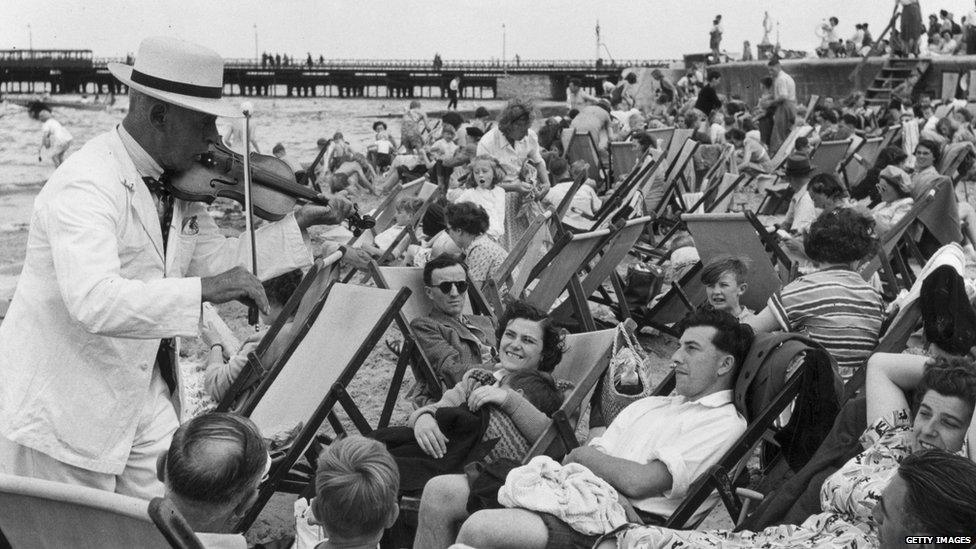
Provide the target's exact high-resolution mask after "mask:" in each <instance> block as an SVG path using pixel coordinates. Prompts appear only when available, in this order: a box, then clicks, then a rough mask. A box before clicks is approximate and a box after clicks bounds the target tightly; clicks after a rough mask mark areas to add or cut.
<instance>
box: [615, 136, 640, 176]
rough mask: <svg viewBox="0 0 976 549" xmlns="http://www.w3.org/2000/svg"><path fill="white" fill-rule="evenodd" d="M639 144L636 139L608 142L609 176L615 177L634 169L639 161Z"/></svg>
mask: <svg viewBox="0 0 976 549" xmlns="http://www.w3.org/2000/svg"><path fill="white" fill-rule="evenodd" d="M640 158H641V150H640V144H639V143H637V142H636V141H611V142H610V176H611V177H612V178H613V179H617V178H618V177H621V176H622V175H624V174H628V173H630V172H632V171H633V170H634V167H635V166H637V164H638V163H639V162H640Z"/></svg>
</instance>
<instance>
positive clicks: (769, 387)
mask: <svg viewBox="0 0 976 549" xmlns="http://www.w3.org/2000/svg"><path fill="white" fill-rule="evenodd" d="M769 346H772V347H771V349H770V348H769ZM757 349H766V350H768V353H767V355H766V358H765V361H766V362H769V363H770V364H771V365H772V367H771V368H762V369H759V370H750V369H749V367H750V366H759V364H756V363H757V362H760V363H761V362H763V360H762V358H761V357H760V356H757V354H756V353H757ZM798 357H802V358H798ZM794 359H797V360H800V363H799V365H798V366H797V368H796V370H795V371H794V372H793V373H792V375H790V376H789V378H788V379H785V375H786V374H785V372H786V371H787V365H789V364H790V363H792V362H793V361H794ZM832 361H833V359H832V358H831V357H830V354H829V353H827V351H826V350H824V348H823V347H822V346H820V345H818V344H817V343H815V342H813V341H811V340H809V339H807V338H805V337H803V336H800V335H798V334H789V333H772V334H758V335H757V336H756V341H755V342H754V343H753V349H752V350H751V351H750V353H749V355H748V356H747V358H746V360H745V363H744V364H743V366H742V369H740V376H739V377H738V379H737V380H736V383H735V389H734V391H733V392H734V398H735V405H736V408H737V409H738V410H739V413H741V414H743V416H745V418H746V421H747V422H748V426H747V427H746V432H745V433H744V434H743V435H742V436H741V437H739V439H738V440H737V441H736V442H735V444H734V445H733V446H732V447H731V448H730V449H729V450H728V451H726V452H725V454H724V455H723V456H722V457H721V458H719V460H718V462H717V463H716V464H714V465H712V466H711V467H710V468H709V469H708V470H707V471H706V472H705V473H703V474H702V475H701V476H700V477H699V478H698V479H697V480H695V481H694V482H693V483H692V485H691V487H690V488H689V490H688V493H687V495H686V496H685V499H684V500H683V501H682V503H681V505H679V506H678V508H677V509H676V510H675V511H674V512H673V513H672V514H671V516H670V517H669V518H668V521H667V523H666V525H665V526H666V527H668V528H676V529H686V528H695V527H696V526H697V524H698V523H700V521H701V520H702V519H704V517H705V515H706V514H707V509H704V510H703V509H702V505H703V504H704V503H705V502H706V501H707V500H708V498H709V497H710V495H711V494H713V493H714V492H716V491H717V492H718V496H719V498H720V499H721V501H722V502H723V503H724V504H725V507H726V509H727V510H728V512H729V515H730V516H731V517H732V520H733V521H737V522H738V521H739V520H740V518H741V517H742V515H743V513H742V508H743V506H742V501H741V499H740V498H739V496H738V495H737V494H736V492H735V491H734V486H735V485H736V481H737V480H738V477H739V476H740V474H741V473H742V472H743V471H744V470H745V463H746V462H747V461H748V460H749V458H750V457H751V456H752V455H753V453H754V452H755V451H756V449H757V448H758V447H759V445H760V443H762V442H763V441H764V440H768V439H770V438H773V437H775V440H776V441H777V443H780V444H781V446H780V448H779V449H780V452H779V453H778V454H777V457H776V459H778V458H779V457H781V456H783V455H784V453H787V452H788V453H790V454H791V456H790V458H789V460H790V461H792V462H794V463H796V462H803V463H805V461H804V458H806V459H809V457H810V455H812V453H813V450H815V448H816V447H817V446H819V444H820V440H823V438H824V437H825V436H826V434H827V430H828V429H829V426H830V425H832V423H833V415H836V413H837V410H839V408H840V400H841V394H840V384H839V383H840V382H839V381H836V383H835V387H834V389H835V390H834V394H823V395H821V394H817V395H816V397H815V398H807V399H806V401H807V402H806V404H805V405H811V406H813V407H814V408H815V409H816V410H817V411H818V412H820V414H818V416H823V417H817V421H818V422H820V423H819V425H820V427H824V428H823V429H820V430H819V431H822V432H817V433H816V434H815V435H814V440H807V441H805V440H803V437H802V436H800V437H797V434H801V435H803V434H804V433H798V431H801V430H802V431H807V429H804V428H803V426H801V425H800V417H801V415H802V414H799V413H794V414H791V417H790V420H789V423H787V425H786V426H785V427H783V428H777V427H776V420H777V418H779V417H780V415H781V414H782V413H783V412H784V411H785V410H787V409H788V408H789V407H790V406H792V405H793V403H794V400H796V399H798V397H799V396H800V395H801V393H802V391H803V389H804V388H805V387H804V382H808V379H810V378H809V377H808V375H807V374H808V372H810V373H812V371H813V370H820V371H821V372H825V371H826V369H828V368H830V369H831V371H832V368H833V367H832V366H831V363H832ZM750 371H751V372H752V373H753V374H755V375H752V376H751V379H750V375H748V372H750ZM743 372H746V373H747V375H742V373H743ZM775 372H779V373H780V374H782V375H783V376H784V379H783V381H782V383H781V384H778V383H776V382H775V381H773V377H772V376H773V375H775ZM764 375H765V376H770V377H763V376H764ZM806 389H807V391H808V392H810V391H813V390H814V388H812V387H807V388H806ZM813 401H816V402H813ZM797 402H798V403H799V401H797ZM797 405H799V404H797ZM831 413H832V414H833V415H830V414H831ZM824 414H827V415H829V417H826V416H825V415H824ZM807 434H808V433H807ZM815 438H819V439H820V440H815ZM766 465H767V467H765V469H766V470H767V471H768V470H770V469H772V467H771V465H772V464H771V463H770V464H766ZM766 482H773V479H766Z"/></svg>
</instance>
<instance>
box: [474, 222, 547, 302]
mask: <svg viewBox="0 0 976 549" xmlns="http://www.w3.org/2000/svg"><path fill="white" fill-rule="evenodd" d="M555 221H556V219H555V217H554V216H553V213H552V212H550V211H545V212H543V213H542V215H539V216H536V218H535V219H533V220H532V222H531V223H529V226H528V227H527V228H526V229H525V232H524V233H522V237H521V238H519V240H518V242H516V243H515V245H514V246H512V249H511V250H509V252H508V256H507V257H506V258H505V261H503V262H502V264H501V266H499V267H498V270H497V271H496V272H495V273H494V275H492V276H491V277H489V278H488V279H487V280H485V282H484V284H483V285H482V286H481V292H482V294H483V295H484V296H485V298H486V300H487V302H488V304H489V305H490V307H491V308H492V309H493V310H495V311H501V310H502V309H503V308H504V304H503V303H502V295H501V291H500V288H502V287H503V286H505V287H507V288H508V291H509V292H510V293H516V294H520V293H521V292H522V288H524V287H525V283H526V279H527V278H528V271H529V270H530V269H531V268H532V266H533V265H535V263H536V261H538V259H539V258H541V257H542V254H541V252H542V248H541V244H542V240H543V239H545V238H548V235H551V234H552V232H553V229H551V228H550V227H551V226H552V224H553V223H554V222H555ZM530 252H531V254H530ZM535 254H539V255H538V256H536V255H535ZM526 263H529V264H526ZM516 269H520V271H519V272H518V273H517V274H516Z"/></svg>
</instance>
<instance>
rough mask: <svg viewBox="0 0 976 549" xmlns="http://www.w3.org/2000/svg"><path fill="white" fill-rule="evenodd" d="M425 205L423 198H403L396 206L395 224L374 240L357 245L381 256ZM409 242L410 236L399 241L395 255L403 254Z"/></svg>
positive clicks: (372, 254)
mask: <svg viewBox="0 0 976 549" xmlns="http://www.w3.org/2000/svg"><path fill="white" fill-rule="evenodd" d="M423 205H424V200H423V199H422V198H417V197H411V196H408V197H404V198H401V199H400V200H399V201H398V202H397V203H396V206H395V207H396V213H395V214H394V216H393V225H390V228H388V229H386V230H385V231H383V232H381V233H380V234H378V235H376V236H374V237H373V241H372V242H362V243H358V244H357V247H359V248H362V249H363V250H366V252H367V253H369V255H371V256H373V257H374V258H379V257H380V256H382V255H383V253H384V252H386V250H387V249H389V248H390V246H392V245H393V243H394V242H395V241H396V239H397V237H398V236H400V234H401V233H402V232H403V230H404V229H406V228H408V227H411V226H412V225H413V221H414V217H415V216H416V214H417V212H418V211H420V208H422V207H423ZM409 244H410V239H409V238H404V239H403V240H401V241H400V242H399V243H397V247H396V249H395V250H394V251H393V257H394V258H396V257H399V256H401V255H402V254H403V252H404V251H405V250H406V249H407V246H408V245H409Z"/></svg>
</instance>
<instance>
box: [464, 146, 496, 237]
mask: <svg viewBox="0 0 976 549" xmlns="http://www.w3.org/2000/svg"><path fill="white" fill-rule="evenodd" d="M470 168H471V175H470V180H469V182H468V188H467V189H465V190H464V191H462V192H461V193H460V194H459V195H458V197H457V199H456V200H455V203H457V202H471V203H473V204H476V205H478V206H481V207H482V208H484V209H485V211H486V212H488V236H489V237H491V238H492V239H493V240H495V241H498V240H499V239H500V238H501V237H502V235H503V234H505V189H503V188H501V187H500V186H499V185H498V183H499V182H501V180H502V178H503V177H504V174H505V172H504V171H503V169H502V167H501V165H500V164H499V163H498V161H497V160H495V159H494V158H492V157H490V156H486V155H480V156H476V157H475V158H474V159H473V160H471V164H470Z"/></svg>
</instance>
